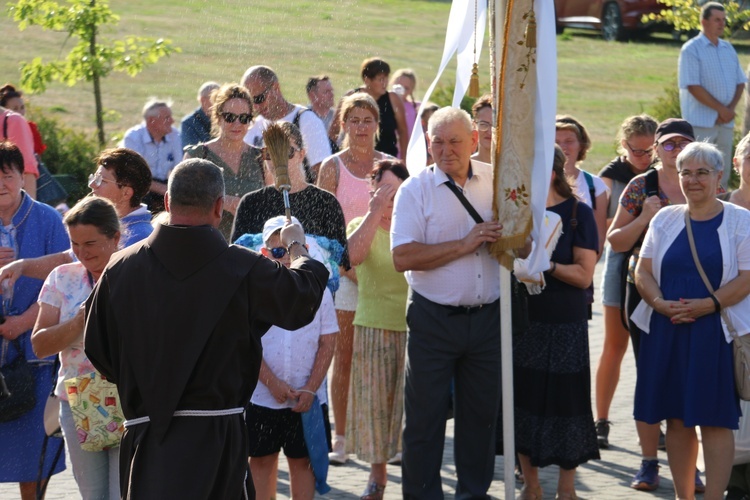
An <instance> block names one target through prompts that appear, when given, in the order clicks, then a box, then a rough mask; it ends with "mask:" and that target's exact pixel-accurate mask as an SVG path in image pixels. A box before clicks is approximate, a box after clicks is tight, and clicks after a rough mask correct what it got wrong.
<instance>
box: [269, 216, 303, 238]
mask: <svg viewBox="0 0 750 500" xmlns="http://www.w3.org/2000/svg"><path fill="white" fill-rule="evenodd" d="M292 224H297V225H298V226H299V227H302V223H300V221H299V220H298V219H297V217H292ZM285 225H286V216H285V215H277V216H276V217H273V218H271V219H268V220H267V221H266V223H265V224H263V243H266V242H267V241H268V240H269V238H271V236H272V235H273V233H275V232H276V231H278V230H279V229H281V228H282V227H284V226H285ZM304 229H305V228H302V230H303V231H304Z"/></svg>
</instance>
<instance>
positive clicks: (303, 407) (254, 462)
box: [246, 215, 338, 498]
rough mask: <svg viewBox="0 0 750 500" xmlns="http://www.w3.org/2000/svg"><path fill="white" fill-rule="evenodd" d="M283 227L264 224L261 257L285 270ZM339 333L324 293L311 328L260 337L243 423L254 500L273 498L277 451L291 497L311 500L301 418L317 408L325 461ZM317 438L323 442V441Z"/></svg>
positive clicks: (280, 221) (278, 222)
mask: <svg viewBox="0 0 750 500" xmlns="http://www.w3.org/2000/svg"><path fill="white" fill-rule="evenodd" d="M292 222H293V223H294V224H298V225H300V227H301V224H300V222H299V221H298V220H297V218H296V217H292ZM285 223H286V218H285V217H284V216H281V215H280V216H277V217H273V218H272V219H269V220H268V221H266V223H265V225H264V226H263V246H262V247H261V253H262V254H263V255H264V256H266V257H268V258H269V259H271V260H275V261H276V262H278V263H280V264H281V265H284V266H286V267H289V265H290V264H291V259H290V256H289V251H288V249H287V248H286V247H284V246H283V245H282V243H281V237H280V233H281V228H282V227H284V224H285ZM337 333H338V323H337V322H336V313H335V311H334V307H333V298H332V297H331V293H330V291H328V290H327V289H326V290H325V291H324V294H323V301H322V303H321V305H320V308H319V309H318V312H317V314H316V315H315V319H313V321H312V323H310V324H309V325H307V326H304V327H302V328H300V329H298V330H294V331H289V330H284V329H283V328H280V327H277V326H272V327H271V328H270V329H269V330H268V332H267V333H266V334H265V335H264V336H263V340H262V342H263V362H262V364H261V369H260V377H259V378H258V382H259V383H258V385H257V387H256V388H255V392H253V396H252V398H251V399H250V404H249V406H248V408H247V418H246V421H247V428H248V442H249V455H250V470H251V471H252V476H253V481H254V483H255V490H256V495H257V497H258V498H274V497H275V496H276V491H275V485H276V481H275V478H274V477H273V474H275V472H276V470H277V461H278V456H279V451H280V450H281V448H283V449H284V455H285V456H286V457H287V461H288V463H289V474H290V477H291V490H292V492H293V495H294V497H295V498H313V495H314V493H315V483H316V479H315V477H314V475H313V469H312V468H311V465H310V460H311V458H310V455H309V453H308V448H307V445H306V443H305V436H304V432H303V424H302V413H304V412H308V411H310V409H311V407H312V405H313V404H319V405H320V406H321V410H322V414H323V424H324V429H325V439H326V442H327V448H328V449H327V451H326V453H325V456H327V452H328V451H330V450H331V426H330V423H329V422H328V405H327V387H326V373H327V372H328V367H329V365H330V364H331V359H333V350H334V346H335V344H336V337H335V335H334V334H337ZM316 396H317V399H316ZM317 437H318V438H320V440H322V437H321V436H317ZM326 466H327V464H326ZM322 479H323V480H325V477H323V478H322ZM320 481H321V478H320V477H319V478H318V482H319V483H320Z"/></svg>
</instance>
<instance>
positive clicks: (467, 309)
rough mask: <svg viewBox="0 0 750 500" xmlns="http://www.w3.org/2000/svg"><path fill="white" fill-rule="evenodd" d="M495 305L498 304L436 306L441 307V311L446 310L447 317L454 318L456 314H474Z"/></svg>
mask: <svg viewBox="0 0 750 500" xmlns="http://www.w3.org/2000/svg"><path fill="white" fill-rule="evenodd" d="M496 303H498V300H496V301H494V302H490V303H489V304H479V305H476V306H448V305H444V304H438V305H439V306H440V307H442V308H443V309H446V310H447V311H448V314H449V315H451V316H454V315H458V314H474V313H475V312H477V311H479V310H481V309H482V308H483V307H489V306H491V305H494V304H496Z"/></svg>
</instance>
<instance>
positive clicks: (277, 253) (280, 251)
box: [268, 247, 286, 259]
mask: <svg viewBox="0 0 750 500" xmlns="http://www.w3.org/2000/svg"><path fill="white" fill-rule="evenodd" d="M268 250H269V251H270V252H271V256H272V257H273V258H274V259H281V258H283V257H284V256H285V255H286V248H284V247H274V248H269V249H268Z"/></svg>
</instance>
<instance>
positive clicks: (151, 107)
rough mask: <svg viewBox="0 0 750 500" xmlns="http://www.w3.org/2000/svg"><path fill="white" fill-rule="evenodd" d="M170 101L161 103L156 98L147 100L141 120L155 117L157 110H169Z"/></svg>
mask: <svg viewBox="0 0 750 500" xmlns="http://www.w3.org/2000/svg"><path fill="white" fill-rule="evenodd" d="M171 107H172V100H171V99H170V100H166V101H163V100H161V99H157V98H156V97H151V98H149V100H148V101H146V104H145V105H144V106H143V118H144V119H146V118H148V117H149V116H156V115H158V114H159V108H171Z"/></svg>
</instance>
